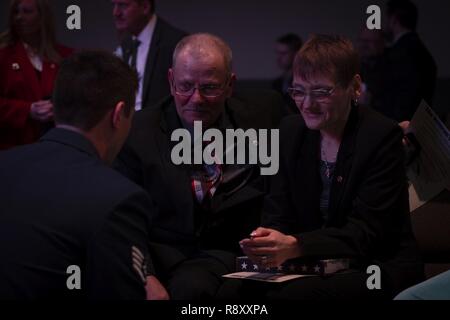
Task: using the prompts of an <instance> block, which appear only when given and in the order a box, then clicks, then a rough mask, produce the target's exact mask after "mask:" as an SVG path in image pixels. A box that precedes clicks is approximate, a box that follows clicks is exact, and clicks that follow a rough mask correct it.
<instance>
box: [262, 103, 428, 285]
mask: <svg viewBox="0 0 450 320" xmlns="http://www.w3.org/2000/svg"><path fill="white" fill-rule="evenodd" d="M280 131H281V132H280V136H281V150H280V158H281V163H280V171H279V174H278V175H277V176H275V177H274V178H273V181H272V183H271V191H270V195H269V196H268V197H267V199H266V204H265V208H264V219H263V220H264V221H263V225H264V226H267V227H272V228H275V229H278V230H280V231H282V232H284V233H287V234H291V235H295V236H296V237H297V238H298V239H299V243H300V245H301V248H302V251H303V255H304V257H307V258H308V257H311V258H315V259H318V258H321V259H327V258H353V259H356V260H358V261H359V262H360V263H361V264H362V265H363V266H364V265H370V264H378V265H380V266H381V267H382V269H383V270H385V271H386V274H387V277H388V279H389V281H388V282H387V283H391V284H392V285H393V286H394V288H396V289H397V290H398V289H400V288H405V287H407V286H408V285H411V284H413V283H415V282H417V281H419V280H420V279H421V277H422V275H423V270H422V264H421V263H420V261H419V258H418V251H417V247H416V243H415V239H414V237H413V234H412V231H411V224H410V217H409V204H408V190H407V181H406V175H405V169H404V163H403V160H404V154H403V149H402V142H401V141H402V132H401V130H400V128H399V127H398V125H396V124H395V123H394V122H391V121H389V120H387V119H385V118H384V117H382V116H381V115H379V114H378V113H376V112H374V111H372V110H371V109H368V108H366V107H353V110H352V111H351V114H350V118H349V120H348V123H347V125H346V128H345V132H344V136H343V140H342V142H341V147H340V149H339V153H338V157H337V163H336V167H335V172H334V176H333V180H332V185H331V193H330V199H329V211H328V219H327V221H323V218H322V214H321V212H320V195H321V191H322V185H321V178H320V175H319V165H318V163H319V157H320V133H319V131H313V130H309V129H308V128H307V127H306V125H305V123H304V121H303V120H302V118H301V116H291V117H288V118H286V119H285V120H284V121H283V123H282V125H281V127H280ZM364 271H365V269H364ZM384 280H386V279H384Z"/></svg>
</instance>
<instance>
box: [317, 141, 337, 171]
mask: <svg viewBox="0 0 450 320" xmlns="http://www.w3.org/2000/svg"><path fill="white" fill-rule="evenodd" d="M320 152H321V154H322V160H323V162H324V163H325V175H326V177H327V178H328V179H331V176H332V175H333V173H332V170H333V168H332V164H333V163H334V162H333V161H328V159H327V156H326V154H325V146H324V143H323V140H322V143H321V146H320Z"/></svg>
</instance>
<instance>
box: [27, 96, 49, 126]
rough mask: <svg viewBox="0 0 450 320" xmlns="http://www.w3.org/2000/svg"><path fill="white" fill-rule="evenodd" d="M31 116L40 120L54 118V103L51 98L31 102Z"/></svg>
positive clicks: (46, 120)
mask: <svg viewBox="0 0 450 320" xmlns="http://www.w3.org/2000/svg"><path fill="white" fill-rule="evenodd" d="M30 117H31V119H34V120H36V121H39V122H49V121H52V120H53V103H51V101H49V100H42V101H37V102H34V103H32V104H31V108H30Z"/></svg>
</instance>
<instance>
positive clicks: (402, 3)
mask: <svg viewBox="0 0 450 320" xmlns="http://www.w3.org/2000/svg"><path fill="white" fill-rule="evenodd" d="M387 13H388V15H389V16H393V17H395V18H396V19H397V21H398V23H399V24H400V25H402V26H403V27H404V28H406V29H409V30H416V28H417V21H418V19H419V13H418V10H417V7H416V5H415V4H414V3H413V2H412V1H411V0H389V1H388V2H387Z"/></svg>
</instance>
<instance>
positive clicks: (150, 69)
mask: <svg viewBox="0 0 450 320" xmlns="http://www.w3.org/2000/svg"><path fill="white" fill-rule="evenodd" d="M186 35H187V34H186V33H185V32H184V31H181V30H178V29H176V28H174V27H173V26H171V25H170V24H168V23H167V22H166V21H164V20H163V19H161V18H160V17H158V20H157V21H156V25H155V30H154V32H153V37H152V41H151V43H150V49H149V52H148V55H147V63H146V66H145V73H144V84H143V92H142V108H146V107H149V106H152V105H154V104H155V103H157V102H158V101H159V100H161V99H162V98H164V97H165V96H167V95H169V94H170V87H169V80H168V79H167V72H168V70H169V68H170V67H171V66H172V54H173V51H174V49H175V47H176V45H177V44H178V42H179V41H180V40H181V39H182V38H183V37H184V36H186ZM131 41H132V38H131V36H128V37H126V38H125V40H124V41H123V42H122V44H121V47H122V52H123V59H124V61H128V60H129V57H130V54H131Z"/></svg>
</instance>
